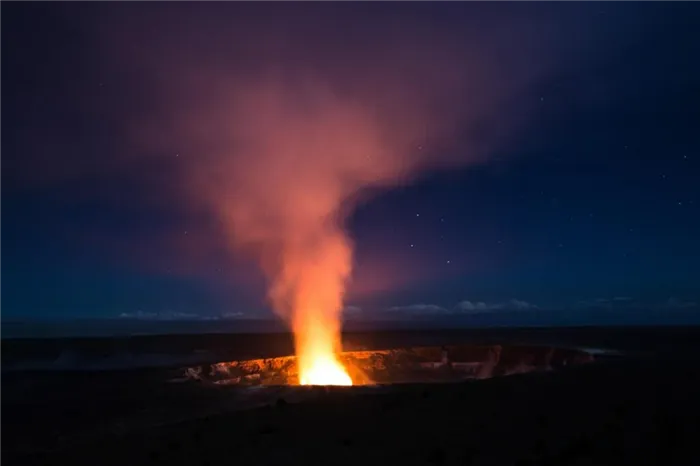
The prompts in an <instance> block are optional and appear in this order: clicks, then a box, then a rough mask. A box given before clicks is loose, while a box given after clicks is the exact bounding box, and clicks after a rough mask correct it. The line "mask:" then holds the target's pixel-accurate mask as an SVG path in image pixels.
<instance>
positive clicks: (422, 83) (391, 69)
mask: <svg viewBox="0 0 700 466" xmlns="http://www.w3.org/2000/svg"><path fill="white" fill-rule="evenodd" d="M250 8H253V7H250ZM290 8H291V7H290ZM297 8H301V7H297ZM318 8H319V10H318V12H323V11H325V12H326V13H329V12H330V11H331V10H324V9H323V8H324V7H321V6H319V7H318ZM169 11H170V10H169ZM188 11H189V10H188ZM261 11H262V10H261ZM264 11H265V12H266V13H265V14H263V15H262V16H257V17H255V15H253V16H254V17H255V18H247V19H245V18H244V16H245V15H239V17H240V18H242V19H240V21H239V22H238V23H237V25H236V27H233V25H229V24H226V22H223V23H222V24H218V23H217V22H216V21H213V20H212V19H211V18H207V20H206V23H201V22H199V21H198V19H197V18H194V19H192V20H191V22H183V21H179V22H177V23H175V22H174V23H173V24H177V28H176V30H173V31H172V33H171V34H170V35H168V34H165V36H166V37H163V38H161V40H162V41H158V40H153V39H150V36H147V35H146V34H145V33H144V32H141V34H143V35H141V36H140V35H139V33H137V32H136V31H150V29H149V28H148V27H145V26H144V25H134V24H131V26H130V27H128V28H126V27H125V28H122V31H121V33H119V34H116V35H115V36H114V37H113V38H112V40H114V43H115V44H116V45H117V47H115V49H116V50H118V51H119V54H120V55H121V56H122V57H123V58H124V60H126V61H127V63H129V67H128V69H129V70H132V72H134V73H136V77H137V79H140V80H141V81H142V82H146V83H148V82H153V81H155V80H157V78H160V80H159V81H158V83H157V85H156V84H153V85H152V87H151V91H152V92H153V93H154V95H155V96H156V99H159V102H158V103H157V104H156V106H157V107H159V110H160V111H159V112H157V113H156V114H157V115H159V116H160V118H154V117H153V114H152V113H151V112H144V115H142V116H141V117H140V118H139V117H135V118H134V119H133V120H132V123H133V128H132V130H133V131H135V132H134V133H132V134H136V136H137V141H138V142H137V144H138V146H139V147H141V148H143V147H146V146H150V147H152V148H153V151H154V152H155V151H159V152H162V153H170V154H173V153H175V152H178V153H180V152H181V153H185V154H187V156H186V157H183V158H180V159H178V161H177V163H178V164H179V165H178V170H179V173H180V174H181V175H182V177H181V178H179V180H180V182H181V184H182V186H183V187H184V191H183V192H184V193H186V194H185V196H184V198H185V200H186V202H187V206H188V207H190V208H191V207H193V206H194V207H196V208H201V207H205V208H206V209H208V210H209V211H212V212H214V213H215V215H216V216H217V217H218V218H219V219H221V221H222V224H223V225H224V227H225V230H226V231H227V232H228V235H229V236H230V241H231V244H232V245H233V246H234V247H235V250H236V251H245V252H247V253H249V254H252V255H253V256H254V257H255V258H256V259H257V260H258V261H259V263H260V264H261V266H262V269H263V270H264V272H265V274H266V276H267V278H268V280H269V292H268V297H269V300H270V302H271V304H272V306H273V308H274V309H275V311H276V312H277V313H278V314H279V315H280V316H281V317H283V318H284V319H285V320H287V321H288V322H289V323H290V325H291V326H292V328H293V329H294V331H295V337H296V345H297V351H298V352H299V355H300V357H301V358H302V359H304V358H305V357H306V356H309V357H311V355H312V354H316V355H318V354H323V355H326V356H327V355H329V354H330V355H332V353H333V352H334V351H337V350H338V347H337V346H338V344H339V342H340V323H341V316H340V313H341V310H342V307H343V295H344V292H345V289H346V284H347V282H348V280H349V278H350V276H351V271H352V242H351V240H350V238H349V237H348V234H347V231H346V229H345V225H344V223H345V221H346V219H347V217H348V215H349V214H351V213H352V211H353V208H354V206H355V205H356V203H357V202H358V201H359V200H360V199H362V198H363V196H367V195H369V194H370V193H372V192H374V189H375V188H385V187H388V186H392V185H397V184H401V183H406V182H408V181H410V180H411V179H412V178H413V177H414V176H416V175H417V174H419V173H422V172H424V171H425V170H428V169H437V168H442V167H450V166H453V165H468V164H471V163H476V162H478V161H480V160H481V159H482V157H483V156H484V155H485V154H487V151H488V150H489V149H491V148H493V145H494V143H496V142H502V140H503V139H505V137H504V136H506V135H509V136H511V135H512V131H511V130H512V125H511V124H512V123H513V120H514V115H513V114H512V113H510V114H508V115H506V113H504V103H505V102H506V101H507V99H508V98H510V97H511V96H512V95H513V91H514V90H516V89H518V88H520V87H521V86H522V85H523V84H524V83H526V82H527V81H528V79H529V77H530V76H529V75H530V74H532V73H533V72H535V71H534V69H535V67H533V66H532V62H531V61H528V57H527V54H522V53H518V52H516V53H511V54H509V55H508V56H506V55H504V53H505V51H506V50H507V49H506V48H504V47H502V46H503V44H510V43H511V42H512V40H511V39H512V37H509V36H507V35H506V36H504V37H502V38H501V40H500V41H499V40H497V38H495V37H490V38H489V37H488V32H487V31H489V30H490V29H488V28H484V27H481V26H479V25H478V22H475V23H474V24H472V26H471V28H467V27H465V28H463V29H459V30H458V34H457V36H458V37H446V36H445V35H443V34H441V32H442V31H441V28H440V26H439V24H430V23H429V22H426V23H424V22H422V21H419V22H415V21H409V20H407V19H406V18H404V19H403V20H402V21H399V20H398V18H397V17H394V16H392V15H387V14H386V12H385V13H383V14H382V15H379V16H376V15H375V16H372V15H370V16H367V15H363V16H362V17H363V18H365V20H364V23H363V24H362V27H358V26H357V25H356V24H354V23H353V22H352V20H350V19H346V18H345V17H344V13H343V10H342V8H340V7H338V9H336V10H332V11H334V12H335V13H333V14H326V15H321V16H323V18H321V17H320V16H319V17H316V16H313V15H312V16H308V19H305V20H299V16H294V18H295V20H294V21H291V20H289V18H288V17H287V16H285V15H284V14H282V13H279V14H278V15H276V16H274V17H269V15H267V11H268V10H264ZM276 11H277V10H276ZM293 11H297V12H298V11H299V10H293ZM173 14H174V13H173ZM448 16H449V15H448ZM418 17H420V15H418ZM348 18H349V17H348ZM367 18H372V19H367ZM414 19H415V17H414ZM122 20H123V21H126V22H127V24H129V22H133V21H135V20H134V19H132V18H129V19H124V18H123V19H122ZM110 21H111V22H112V23H114V22H115V21H116V20H115V19H114V18H110ZM145 23H147V21H145V20H144V24H145ZM202 24H206V25H207V27H208V31H209V32H208V33H207V34H202V33H201V32H202V31H201V28H202ZM217 25H218V26H222V27H215V26H217ZM251 25H252V26H251ZM331 25H332V27H331ZM137 26H138V27H137ZM509 27H510V29H509ZM465 30H471V31H472V32H470V33H463V31H465ZM499 30H511V31H513V32H512V34H513V36H516V35H517V33H516V28H514V27H513V25H512V24H510V25H509V26H506V24H505V23H504V22H503V21H501V28H500V29H499ZM127 31H128V33H127ZM148 34H150V32H149V33H148ZM202 40H204V42H203V43H202V42H201V41H202ZM129 41H131V42H130V43H131V44H132V47H131V48H129V47H128V46H127V45H128V44H127V43H128V42H129ZM149 41H150V42H149ZM467 44H468V45H467ZM499 45H500V46H499ZM174 50H177V51H178V53H173V51H174ZM533 50H539V49H537V48H534V49H533ZM133 70H137V71H138V72H137V71H133ZM139 72H143V73H142V74H141V75H139ZM506 116H507V118H506ZM494 123H497V124H494ZM455 131H458V132H455ZM457 134H459V137H457ZM172 163H174V162H172ZM309 364H310V363H309Z"/></svg>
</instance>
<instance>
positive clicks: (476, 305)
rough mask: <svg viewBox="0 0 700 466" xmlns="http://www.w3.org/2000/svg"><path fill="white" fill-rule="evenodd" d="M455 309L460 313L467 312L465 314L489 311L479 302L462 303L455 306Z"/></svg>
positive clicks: (484, 304)
mask: <svg viewBox="0 0 700 466" xmlns="http://www.w3.org/2000/svg"><path fill="white" fill-rule="evenodd" d="M456 308H457V309H458V310H460V311H467V312H478V311H487V310H488V309H489V307H488V306H487V305H486V303H484V302H483V301H479V302H471V301H462V302H460V303H459V304H457V306H456Z"/></svg>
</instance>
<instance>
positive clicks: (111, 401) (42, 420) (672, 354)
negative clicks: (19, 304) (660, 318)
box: [2, 327, 700, 466]
mask: <svg viewBox="0 0 700 466" xmlns="http://www.w3.org/2000/svg"><path fill="white" fill-rule="evenodd" d="M239 337H240V336H235V337H234V336H228V340H227V339H226V338H227V336H222V335H218V336H215V337H213V338H211V340H209V342H208V348H209V351H210V353H211V354H221V353H224V352H226V353H227V354H234V353H236V350H235V348H234V347H235V346H237V345H243V346H245V348H243V346H240V347H239V348H240V349H241V351H239V352H238V356H237V357H248V355H251V356H253V357H266V356H278V355H280V353H279V352H278V351H277V349H274V350H270V349H269V348H272V347H274V344H273V343H272V342H273V340H274V339H275V338H277V339H278V340H277V342H278V343H276V344H278V345H279V349H280V350H282V349H283V347H284V345H285V344H286V343H284V341H285V338H287V337H284V336H275V337H270V336H265V337H261V336H258V337H257V338H258V340H257V342H258V343H257V345H258V346H255V345H256V343H255V342H256V337H255V336H252V335H249V336H245V337H242V338H240V339H239ZM698 337H700V329H698V328H693V327H686V328H670V327H667V328H608V329H601V328H577V329H518V330H513V329H498V330H493V329H492V330H481V331H477V330H472V331H459V332H457V331H446V332H424V333H420V332H395V333H386V334H366V335H359V334H356V335H348V336H347V338H346V340H347V345H346V346H353V345H354V346H353V348H359V347H362V348H364V349H370V348H371V349H381V347H395V346H407V345H416V346H418V345H421V344H438V343H436V342H437V341H438V340H442V343H444V344H454V343H456V342H457V341H458V340H459V342H461V343H469V342H478V343H484V344H495V343H499V344H530V345H550V346H562V347H576V346H585V347H603V348H609V349H616V350H619V351H621V352H622V353H623V355H622V356H621V357H613V358H602V359H600V360H598V361H597V362H594V363H591V364H583V365H574V366H567V367H563V368H561V369H558V370H554V371H546V372H532V373H528V374H521V375H510V376H507V377H496V378H492V379H488V380H479V381H469V382H463V383H450V384H410V385H401V386H394V387H391V389H390V390H381V389H374V390H372V389H368V388H364V389H350V390H348V389H340V388H338V389H330V390H325V389H316V388H314V389H308V390H306V391H305V392H299V393H304V394H305V395H304V396H303V397H300V398H299V399H303V401H299V399H294V398H293V397H292V396H290V395H289V394H288V392H284V391H280V393H279V396H277V397H275V398H273V401H271V402H267V401H269V400H270V399H269V398H268V400H267V401H266V403H265V405H264V406H257V407H255V406H256V403H255V400H251V404H250V407H251V409H247V410H242V411H241V410H235V411H234V410H233V407H234V405H236V404H237V403H238V405H237V406H238V408H240V402H241V400H240V399H238V400H236V399H233V398H235V396H234V393H235V392H233V391H230V390H225V389H224V390H217V389H211V388H205V387H202V386H199V385H197V384H190V383H182V384H173V383H168V382H167V381H166V380H167V377H165V375H166V374H169V373H170V372H172V369H168V368H162V369H141V370H136V371H134V370H130V371H108V372H94V371H93V372H89V371H88V372H85V371H80V372H78V371H72V372H71V371H60V372H51V373H48V372H46V371H43V372H41V373H39V372H27V371H18V372H4V373H3V380H2V385H3V387H2V388H3V391H2V395H3V397H2V409H3V412H2V414H3V442H2V445H3V448H2V453H3V460H4V461H7V464H37V465H38V464H42V465H43V464H96V463H97V464H115V465H116V464H120V465H122V464H144V465H158V464H163V465H174V464H192V465H202V466H204V465H217V464H222V465H223V464H319V465H329V464H331V465H335V464H348V465H350V464H382V465H384V464H401V465H403V464H425V465H447V464H455V465H456V464H460V465H501V464H503V465H523V466H525V465H558V464H566V465H613V464H615V465H617V464H634V465H640V464H642V465H644V464H649V465H651V464H659V465H676V464H677V465H685V464H687V465H691V464H700V454H699V453H698V451H697V448H696V442H697V440H696V439H698V438H700V401H699V400H698V393H700V364H698V363H699V362H700V338H698ZM143 338H145V339H143V340H139V339H134V340H132V341H131V343H129V344H128V345H127V344H126V343H124V342H121V343H118V345H122V346H121V347H122V348H124V346H123V345H127V346H128V347H129V348H130V351H136V348H155V347H157V346H158V345H157V344H156V343H155V342H156V340H155V339H150V340H149V338H146V337H143ZM153 338H155V337H153ZM177 338H183V339H182V340H179V341H180V343H178V344H176V343H174V342H175V341H176V339H177ZM190 338H192V339H196V338H199V340H198V341H197V342H195V341H194V340H188V339H190ZM205 339H206V337H201V336H200V337H171V339H170V340H168V341H169V342H168V343H164V346H165V347H167V346H168V345H172V346H173V347H174V346H178V345H180V347H181V348H183V347H193V348H194V347H199V346H201V345H202V344H203V343H201V342H202V341H204V340H205ZM265 339H267V343H266V341H265ZM270 339H272V340H270ZM232 340H237V341H236V342H235V343H234V341H232ZM33 344H34V345H36V342H34V343H33ZM44 344H45V345H49V346H51V348H57V347H59V346H63V347H66V345H68V346H70V345H73V347H76V345H77V346H80V345H84V346H85V347H86V348H87V347H91V348H95V347H98V346H99V345H104V344H106V343H105V342H101V343H97V342H95V341H92V342H87V341H85V340H72V341H69V342H67V341H64V342H61V343H57V342H50V343H46V342H45V343H44ZM111 344H117V343H115V342H112V343H111ZM29 347H30V343H29V342H28V341H9V342H7V341H3V367H4V366H5V362H6V361H10V360H14V361H16V360H17V358H18V356H17V355H18V354H21V353H22V352H23V351H24V354H26V353H27V351H28V348H29ZM265 348H267V351H265ZM274 348H277V347H274ZM257 349H262V350H263V351H262V352H263V353H268V352H269V353H273V352H274V353H276V354H261V353H260V352H257V353H256V351H257ZM35 351H36V350H35ZM8 352H9V353H11V354H6V353H8ZM44 352H46V349H44ZM244 355H245V356H244ZM6 358H8V359H6ZM311 395H313V396H311ZM236 396H237V395H236ZM297 401H298V402H297ZM238 408H236V409H238ZM138 412H143V415H141V416H140V417H138V416H137V417H138V419H139V422H138V423H133V422H132V423H130V422H128V420H129V419H133V418H134V415H135V413H138ZM120 413H121V414H122V415H123V416H122V417H121V418H120V416H119V415H120ZM127 414H128V415H127ZM119 419H123V422H114V421H115V420H117V421H118V420H119ZM108 421H109V422H108ZM78 425H79V426H80V427H81V429H77V427H78ZM86 426H89V427H90V428H89V429H86V428H85V427H86ZM78 433H79V434H78Z"/></svg>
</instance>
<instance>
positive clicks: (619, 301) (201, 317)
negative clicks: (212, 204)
mask: <svg viewBox="0 0 700 466" xmlns="http://www.w3.org/2000/svg"><path fill="white" fill-rule="evenodd" d="M546 309H551V310H556V309H557V308H549V307H547V308H544V309H543V308H542V307H540V306H539V305H537V304H533V303H531V302H529V301H525V300H522V299H516V298H512V299H509V300H507V301H497V302H486V301H477V300H468V299H465V300H463V301H460V302H458V303H457V304H455V305H454V306H452V307H445V306H441V305H438V304H431V303H417V304H407V305H400V306H391V307H388V308H384V309H371V310H366V309H363V308H361V307H360V306H356V305H351V304H349V305H346V306H345V307H344V308H343V313H342V315H343V318H344V319H348V320H353V319H363V318H370V319H372V318H380V319H387V318H388V319H401V318H402V317H416V316H467V315H479V314H498V313H513V312H520V311H522V312H532V311H539V310H546ZM560 309H562V310H564V309H573V310H579V311H595V310H611V311H615V310H619V311H624V310H635V309H659V310H663V309H667V310H682V311H692V310H694V309H700V306H699V305H698V302H697V301H695V300H689V299H681V298H676V297H671V298H668V299H667V300H665V301H658V302H656V303H643V302H641V301H639V300H637V299H635V298H632V297H629V296H613V297H610V298H591V299H586V300H579V301H577V302H575V303H574V304H572V305H569V306H562V307H561V308H560ZM119 318H121V319H125V320H128V319H132V320H152V321H178V320H180V321H188V320H189V321H218V320H220V321H226V320H251V319H266V318H271V316H269V315H265V314H261V313H258V312H244V311H231V312H224V313H221V314H217V315H206V314H197V313H186V312H170V311H165V312H145V311H140V310H139V311H134V312H124V313H122V314H120V315H119Z"/></svg>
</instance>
